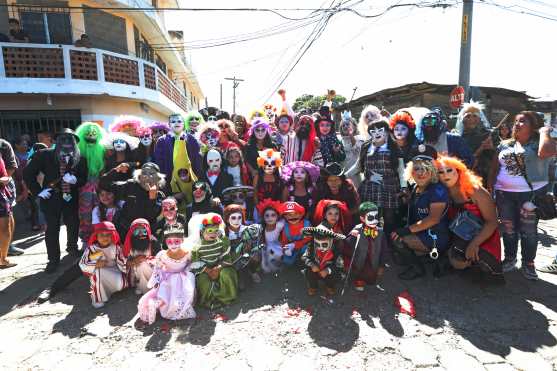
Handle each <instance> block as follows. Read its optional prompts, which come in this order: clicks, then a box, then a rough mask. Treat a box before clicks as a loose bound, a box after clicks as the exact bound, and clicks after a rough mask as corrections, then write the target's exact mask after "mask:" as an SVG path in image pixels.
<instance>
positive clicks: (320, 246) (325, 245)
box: [313, 239, 331, 251]
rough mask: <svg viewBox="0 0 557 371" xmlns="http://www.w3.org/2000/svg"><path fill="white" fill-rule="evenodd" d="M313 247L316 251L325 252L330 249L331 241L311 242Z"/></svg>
mask: <svg viewBox="0 0 557 371" xmlns="http://www.w3.org/2000/svg"><path fill="white" fill-rule="evenodd" d="M313 246H315V249H316V250H319V251H327V250H329V249H330V248H331V240H316V239H314V240H313Z"/></svg>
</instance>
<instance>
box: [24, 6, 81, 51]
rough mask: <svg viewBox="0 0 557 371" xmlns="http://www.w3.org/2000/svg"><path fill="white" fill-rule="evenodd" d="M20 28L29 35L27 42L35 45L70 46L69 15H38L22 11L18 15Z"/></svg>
mask: <svg viewBox="0 0 557 371" xmlns="http://www.w3.org/2000/svg"><path fill="white" fill-rule="evenodd" d="M19 17H20V21H21V27H22V28H23V29H24V30H25V31H26V32H27V33H28V34H29V41H30V42H32V43H37V44H66V45H71V44H72V26H71V21H70V14H69V13H60V12H48V13H46V12H45V13H39V12H34V11H27V10H23V11H21V12H20V13H19Z"/></svg>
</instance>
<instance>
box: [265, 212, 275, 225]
mask: <svg viewBox="0 0 557 371" xmlns="http://www.w3.org/2000/svg"><path fill="white" fill-rule="evenodd" d="M263 220H264V221H265V224H267V225H275V224H277V220H278V215H277V213H276V212H275V211H274V210H267V211H265V213H264V214H263Z"/></svg>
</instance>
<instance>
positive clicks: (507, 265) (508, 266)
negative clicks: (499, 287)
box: [503, 258, 518, 273]
mask: <svg viewBox="0 0 557 371" xmlns="http://www.w3.org/2000/svg"><path fill="white" fill-rule="evenodd" d="M515 269H518V267H517V266H516V258H515V259H505V260H504V261H503V273H509V272H512V271H514V270H515Z"/></svg>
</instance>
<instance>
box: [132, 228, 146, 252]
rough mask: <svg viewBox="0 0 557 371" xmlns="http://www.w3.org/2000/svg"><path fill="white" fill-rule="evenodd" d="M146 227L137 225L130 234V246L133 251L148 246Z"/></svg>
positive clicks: (141, 249) (143, 249) (142, 249)
mask: <svg viewBox="0 0 557 371" xmlns="http://www.w3.org/2000/svg"><path fill="white" fill-rule="evenodd" d="M147 237H148V236H147V228H145V227H138V228H136V229H135V230H134V231H133V234H132V246H133V249H134V250H135V251H145V250H147V249H148V248H149V239H148V238H147Z"/></svg>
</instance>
